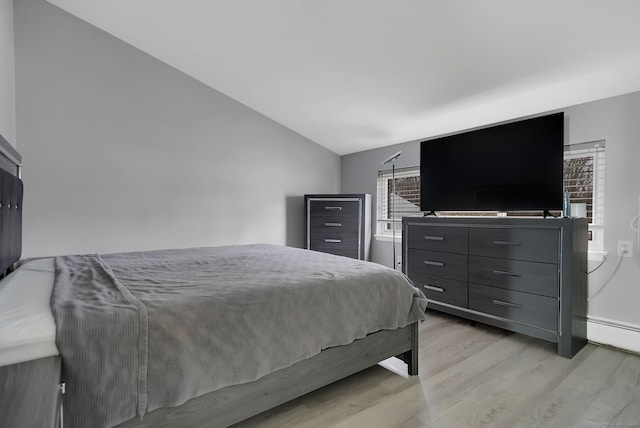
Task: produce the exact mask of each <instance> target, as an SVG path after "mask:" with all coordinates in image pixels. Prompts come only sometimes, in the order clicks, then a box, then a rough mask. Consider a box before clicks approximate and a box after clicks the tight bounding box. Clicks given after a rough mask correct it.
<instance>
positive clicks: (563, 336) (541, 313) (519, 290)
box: [402, 217, 588, 358]
mask: <svg viewBox="0 0 640 428" xmlns="http://www.w3.org/2000/svg"><path fill="white" fill-rule="evenodd" d="M402 238H403V240H402V266H403V271H404V273H405V274H407V275H408V276H409V278H410V279H411V280H412V281H413V283H414V285H415V286H417V287H419V288H420V289H421V290H422V291H423V292H424V293H425V295H426V296H427V298H428V299H429V306H428V307H429V308H431V309H436V310H438V311H442V312H447V313H450V314H454V315H458V316H461V317H465V318H468V319H470V320H473V321H478V322H483V323H486V324H490V325H494V326H497V327H501V328H504V329H507V330H511V331H515V332H518V333H524V334H527V335H530V336H534V337H537V338H540V339H544V340H548V341H551V342H554V343H557V344H558V348H557V349H558V354H559V355H561V356H563V357H567V358H571V357H573V356H574V355H575V354H576V353H577V352H578V351H579V350H580V349H582V347H584V345H585V344H586V312H587V272H586V271H587V243H588V241H587V239H588V232H587V220H586V219H570V218H546V219H545V218H515V217H498V218H493V217H491V218H487V217H463V218H458V217H455V218H454V217H404V218H403V219H402Z"/></svg>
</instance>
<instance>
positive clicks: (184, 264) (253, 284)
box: [51, 245, 426, 428]
mask: <svg viewBox="0 0 640 428" xmlns="http://www.w3.org/2000/svg"><path fill="white" fill-rule="evenodd" d="M51 300H52V309H53V313H54V318H55V321H56V328H57V338H56V343H57V346H58V349H59V350H60V353H61V355H62V357H63V362H64V367H63V379H64V381H65V382H66V385H67V392H66V394H65V396H64V404H65V422H67V423H69V426H71V427H94V428H97V427H108V426H113V425H116V424H118V423H121V422H123V421H126V420H128V419H131V418H133V417H136V416H139V417H142V416H143V415H144V414H145V412H146V411H151V410H153V409H156V408H160V407H165V406H177V405H180V404H182V403H184V402H185V401H187V400H188V399H190V398H193V397H197V396H199V395H202V394H205V393H207V392H210V391H214V390H217V389H219V388H223V387H225V386H229V385H233V384H238V383H243V382H250V381H253V380H256V379H259V378H260V377H262V376H264V375H266V374H268V373H271V372H273V371H276V370H279V369H281V368H284V367H288V366H290V365H292V364H293V363H295V362H297V361H300V360H303V359H305V358H308V357H311V356H313V355H316V354H318V353H319V352H320V351H322V350H323V349H326V348H329V347H332V346H338V345H345V344H348V343H351V342H353V341H354V340H355V339H358V338H362V337H364V336H366V335H367V334H369V333H373V332H376V331H379V330H383V329H396V328H399V327H404V326H406V325H408V324H410V323H412V322H415V321H417V320H421V319H423V318H424V309H425V306H426V299H425V298H424V295H422V293H421V292H420V291H418V290H417V289H416V288H414V287H413V286H412V285H411V284H410V282H409V281H408V280H407V278H406V277H405V276H404V275H403V274H402V273H400V272H397V271H394V270H392V269H390V268H387V267H384V266H381V265H378V264H374V263H368V262H363V261H358V260H353V259H347V258H344V257H338V256H333V255H330V254H324V253H317V252H313V251H307V250H301V249H294V248H288V247H281V246H275V245H244V246H230V247H213V248H194V249H184V250H163V251H152V252H137V253H120V254H108V255H85V256H65V257H58V258H56V282H55V285H54V290H53V294H52V298H51Z"/></svg>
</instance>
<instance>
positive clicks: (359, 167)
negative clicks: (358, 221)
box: [342, 92, 640, 347]
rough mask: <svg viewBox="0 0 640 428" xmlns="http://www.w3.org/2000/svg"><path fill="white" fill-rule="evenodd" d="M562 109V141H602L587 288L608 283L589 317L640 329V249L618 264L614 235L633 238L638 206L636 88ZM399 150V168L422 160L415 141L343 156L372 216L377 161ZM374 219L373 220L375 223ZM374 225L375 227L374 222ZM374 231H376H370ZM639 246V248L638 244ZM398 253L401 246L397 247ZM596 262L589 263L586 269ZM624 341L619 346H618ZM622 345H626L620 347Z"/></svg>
mask: <svg viewBox="0 0 640 428" xmlns="http://www.w3.org/2000/svg"><path fill="white" fill-rule="evenodd" d="M562 111H564V112H565V118H566V122H565V126H566V128H567V131H566V134H565V135H566V136H567V138H568V141H567V140H566V141H565V144H574V143H579V142H586V141H594V140H601V139H604V140H606V164H605V168H606V172H605V194H606V196H605V213H604V217H605V222H604V235H605V241H604V246H605V251H607V252H608V253H609V257H608V259H607V260H606V262H605V263H604V265H603V266H602V267H601V268H599V269H598V270H597V271H595V272H594V273H593V274H591V275H589V291H590V293H591V294H594V293H595V292H597V290H599V289H600V288H601V286H602V285H603V284H605V282H607V280H608V279H609V278H610V277H611V275H612V274H613V277H611V280H610V281H609V282H608V284H607V285H606V288H605V289H604V290H603V291H602V293H600V294H599V295H598V296H597V297H595V298H594V299H593V300H591V301H590V302H589V311H588V314H589V316H590V317H596V318H602V319H604V320H609V321H614V322H619V323H623V324H631V325H632V326H634V327H633V328H636V327H637V328H638V332H640V308H639V302H640V254H638V252H637V251H636V254H634V257H633V258H632V259H626V258H625V259H623V260H622V263H621V264H620V268H619V269H618V270H617V272H615V274H614V271H615V268H616V266H617V265H618V261H619V259H618V257H617V245H618V240H626V241H634V245H637V242H636V235H635V232H634V231H633V230H632V229H631V227H630V223H631V220H632V219H633V217H634V216H635V215H636V214H637V210H638V195H640V167H639V166H640V165H639V162H640V121H639V120H638V118H639V117H640V92H635V93H632V94H628V95H622V96H618V97H613V98H608V99H604V100H600V101H594V102H590V103H586V104H581V105H577V106H572V107H568V108H565V109H562ZM398 150H402V152H403V153H402V156H401V157H400V158H399V159H398V162H397V163H396V167H397V168H402V167H408V166H416V165H419V164H420V142H419V141H413V142H408V143H404V144H398V145H394V146H389V147H385V148H381V149H376V150H369V151H365V152H361V153H354V154H352V155H347V156H343V157H342V191H343V192H345V193H362V192H365V193H371V194H373V195H374V201H373V203H372V204H373V210H374V212H373V213H372V218H373V219H375V218H376V211H375V206H376V201H375V195H376V177H377V171H378V170H380V169H381V166H380V161H381V160H383V159H385V158H386V157H387V156H389V155H390V154H392V153H394V152H396V151H398ZM374 224H375V223H374ZM374 227H375V226H374ZM374 231H375V230H374ZM636 248H637V247H636ZM397 251H398V254H400V251H401V245H399V244H398V246H397ZM371 252H372V260H373V261H376V262H379V263H383V264H386V265H389V266H390V265H391V263H392V256H391V253H392V244H391V243H390V242H388V241H379V240H374V242H373V243H372V250H371ZM596 265H597V263H593V262H590V269H593V268H594V267H596ZM619 346H622V345H619ZM622 347H624V346H622Z"/></svg>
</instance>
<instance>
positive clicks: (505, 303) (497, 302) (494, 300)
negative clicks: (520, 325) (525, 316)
mask: <svg viewBox="0 0 640 428" xmlns="http://www.w3.org/2000/svg"><path fill="white" fill-rule="evenodd" d="M493 303H494V304H495V305H499V306H509V307H510V308H517V309H522V305H519V304H517V303H511V302H505V301H503V300H496V299H493Z"/></svg>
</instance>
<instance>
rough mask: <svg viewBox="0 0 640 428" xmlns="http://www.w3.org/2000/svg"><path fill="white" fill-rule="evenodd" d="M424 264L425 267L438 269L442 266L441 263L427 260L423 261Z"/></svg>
mask: <svg viewBox="0 0 640 428" xmlns="http://www.w3.org/2000/svg"><path fill="white" fill-rule="evenodd" d="M424 264H425V265H429V266H439V267H443V266H444V263H443V262H432V261H429V260H425V261H424Z"/></svg>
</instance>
